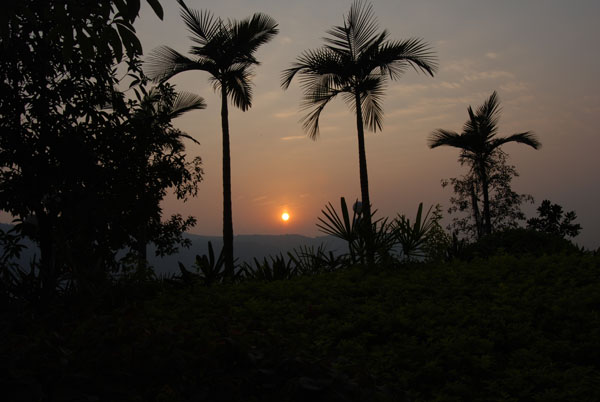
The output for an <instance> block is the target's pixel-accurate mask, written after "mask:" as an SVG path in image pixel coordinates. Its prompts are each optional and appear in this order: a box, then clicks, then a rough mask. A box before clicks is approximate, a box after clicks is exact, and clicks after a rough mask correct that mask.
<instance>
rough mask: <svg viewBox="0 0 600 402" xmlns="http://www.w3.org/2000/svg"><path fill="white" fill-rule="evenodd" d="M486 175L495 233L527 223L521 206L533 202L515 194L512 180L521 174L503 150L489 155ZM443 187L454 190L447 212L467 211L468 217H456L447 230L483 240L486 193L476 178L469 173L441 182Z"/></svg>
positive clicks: (527, 196)
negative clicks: (483, 203) (484, 198)
mask: <svg viewBox="0 0 600 402" xmlns="http://www.w3.org/2000/svg"><path fill="white" fill-rule="evenodd" d="M487 173H488V194H489V200H490V216H491V220H492V227H493V228H494V230H495V231H504V230H508V229H514V228H517V227H519V223H520V221H523V220H525V214H524V213H523V212H522V211H521V204H523V203H524V202H525V203H533V197H532V196H531V195H529V194H518V193H516V192H515V191H513V189H512V187H511V182H512V179H513V178H514V177H518V176H519V174H518V172H517V170H516V168H515V166H513V165H509V164H508V155H506V154H505V153H504V152H502V150H501V149H496V150H495V151H494V152H493V153H492V155H490V158H489V164H488V172H487ZM442 186H443V187H446V186H451V187H452V189H453V191H454V195H453V196H452V197H450V207H449V208H448V213H451V214H452V213H460V212H468V215H467V216H457V217H454V218H453V219H452V223H451V224H450V225H449V226H448V229H452V230H453V232H454V234H456V235H459V234H462V235H463V236H464V237H466V238H473V239H480V238H481V236H483V233H484V228H483V221H482V217H481V207H480V205H481V201H482V199H483V194H482V188H481V185H480V180H479V178H478V177H477V175H476V174H475V173H474V171H473V170H470V171H469V172H468V173H467V174H466V175H464V176H462V177H453V178H450V179H448V180H442Z"/></svg>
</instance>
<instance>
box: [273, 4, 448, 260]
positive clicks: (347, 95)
mask: <svg viewBox="0 0 600 402" xmlns="http://www.w3.org/2000/svg"><path fill="white" fill-rule="evenodd" d="M378 28H379V27H378V23H377V20H376V18H375V16H374V14H373V7H372V6H371V4H369V3H366V2H363V1H362V0H356V1H355V2H354V3H353V4H352V6H351V7H350V12H349V13H348V15H347V16H346V17H345V19H344V25H341V26H335V27H333V28H332V29H330V30H328V31H327V34H328V35H329V36H328V37H326V38H324V41H325V45H324V46H323V47H321V48H319V49H316V50H308V51H305V52H303V53H302V55H300V56H299V57H298V58H297V59H296V62H295V63H294V64H293V65H292V67H290V68H288V69H287V70H285V71H284V72H283V74H282V81H281V86H282V87H283V88H284V89H287V88H288V87H289V85H290V84H291V82H292V80H293V78H294V77H295V76H296V74H299V75H300V78H299V79H300V83H301V86H302V89H303V91H304V102H303V105H302V106H303V109H311V110H310V112H309V113H308V114H307V115H306V116H305V117H304V119H303V127H304V129H305V130H306V131H307V132H308V135H309V136H310V138H312V139H316V138H317V137H318V135H319V118H320V117H321V112H322V111H323V109H324V108H325V106H327V104H328V103H329V102H330V101H331V100H332V99H334V98H335V97H336V96H337V95H342V98H343V99H344V101H345V102H346V103H347V104H348V106H349V107H350V108H351V109H352V110H353V111H355V112H356V129H357V133H358V158H359V169H360V188H361V196H362V215H363V221H364V224H365V227H366V228H367V229H368V232H367V233H369V232H370V231H371V228H372V225H371V203H370V198H369V179H368V174H367V158H366V153H365V140H364V125H365V123H366V125H367V127H368V128H369V129H371V130H372V131H377V129H379V130H381V128H382V123H383V109H382V104H381V103H382V98H383V94H384V89H385V83H386V80H387V78H388V77H389V78H390V79H392V80H396V79H398V78H400V76H401V75H402V73H403V72H404V71H405V70H406V69H408V67H412V68H413V69H415V70H416V71H421V72H424V73H427V74H429V75H431V76H433V74H434V72H435V71H436V68H437V65H436V60H435V57H434V55H433V53H432V51H431V49H430V47H429V45H428V44H426V43H425V42H423V41H421V40H420V39H414V38H413V39H407V40H403V41H390V40H388V32H387V31H386V30H383V31H382V32H378ZM369 237H370V236H369ZM367 243H368V244H367V248H368V249H370V250H368V251H369V254H368V255H371V256H372V248H371V247H370V242H369V239H368V238H367Z"/></svg>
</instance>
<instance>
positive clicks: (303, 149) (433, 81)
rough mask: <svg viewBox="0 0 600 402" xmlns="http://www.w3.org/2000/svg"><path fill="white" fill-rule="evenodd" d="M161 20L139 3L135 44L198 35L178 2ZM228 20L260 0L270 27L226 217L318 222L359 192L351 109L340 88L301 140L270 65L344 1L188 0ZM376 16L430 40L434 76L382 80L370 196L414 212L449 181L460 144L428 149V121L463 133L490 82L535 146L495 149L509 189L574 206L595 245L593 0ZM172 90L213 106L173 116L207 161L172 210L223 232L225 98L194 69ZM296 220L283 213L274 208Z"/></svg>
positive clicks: (401, 8) (292, 92) (200, 229)
mask: <svg viewBox="0 0 600 402" xmlns="http://www.w3.org/2000/svg"><path fill="white" fill-rule="evenodd" d="M161 3H162V5H163V8H164V11H165V18H164V21H159V20H158V18H157V17H156V16H155V15H154V14H153V13H152V11H151V10H150V8H149V6H148V5H147V4H146V3H145V2H142V13H141V18H140V20H139V21H137V22H136V29H137V31H138V36H139V37H140V39H141V41H142V45H143V48H144V52H145V54H148V53H150V52H151V51H152V49H153V48H155V47H157V46H160V45H168V46H171V47H173V48H175V49H177V50H178V51H180V52H182V53H187V51H188V49H189V47H190V45H191V44H192V42H191V41H190V40H189V38H188V33H187V32H186V28H185V26H184V24H183V22H182V21H181V18H180V16H179V10H178V6H177V4H176V2H175V1H169V0H162V1H161ZM186 3H187V4H188V6H189V7H190V8H195V9H208V10H211V11H212V12H213V13H214V14H215V15H217V16H221V17H224V18H236V19H239V18H244V17H247V16H250V15H251V14H252V13H254V12H259V11H260V12H264V13H267V14H269V15H270V16H272V17H273V18H274V19H275V20H276V21H277V22H278V23H279V30H280V33H279V34H278V35H277V36H276V37H275V39H274V40H273V41H272V42H270V43H267V44H266V45H264V46H262V47H261V48H260V49H259V51H258V52H257V58H258V59H259V60H260V61H261V65H260V66H258V67H257V68H256V70H255V75H254V79H253V82H254V100H253V107H252V108H251V109H250V110H249V111H247V112H242V111H240V110H238V109H235V108H233V107H231V108H230V115H229V116H230V130H231V160H232V195H233V223H234V233H235V234H285V233H290V234H303V235H309V236H315V235H319V234H320V233H319V232H318V230H317V227H316V222H317V218H318V216H320V211H321V209H323V208H324V206H325V205H326V204H327V203H328V202H331V203H332V204H333V205H334V206H336V207H338V206H339V199H340V197H341V196H344V197H346V199H347V201H348V203H349V204H351V203H352V202H354V200H355V199H357V198H359V197H360V186H359V174H358V150H357V139H356V127H355V120H354V119H355V117H354V115H353V114H352V112H351V111H350V110H348V108H347V107H346V105H345V104H344V103H343V102H342V100H341V99H340V100H337V101H335V102H333V103H331V104H330V105H328V107H327V108H326V110H325V112H324V113H323V114H322V117H321V136H320V138H319V139H318V140H317V141H312V140H310V139H309V138H308V137H307V136H306V134H305V133H304V132H303V131H302V126H301V124H300V123H299V120H300V118H301V117H302V112H301V111H300V101H301V97H302V94H301V91H300V89H299V85H298V82H297V81H295V82H293V83H292V86H291V87H290V89H289V90H287V91H283V90H282V89H281V88H280V85H279V84H280V74H281V71H282V70H284V69H285V68H288V67H289V66H290V64H291V63H292V62H293V61H294V60H295V58H296V57H297V56H298V55H300V53H301V52H302V51H304V50H307V49H314V48H317V47H319V46H321V45H322V43H323V42H322V40H321V38H322V37H323V36H325V31H326V30H327V29H329V28H330V27H332V26H334V25H339V24H341V23H342V22H343V16H344V15H345V14H346V13H347V12H348V10H349V8H350V4H351V1H350V0H320V1H316V0H303V1H301V2H300V1H291V0H279V1H277V0H235V1H230V0H202V1H200V0H187V1H186ZM372 4H373V8H374V13H375V15H376V16H377V17H378V20H379V24H380V27H381V28H386V29H388V31H389V32H390V38H391V39H407V38H410V37H419V38H422V39H424V40H425V41H427V42H429V43H430V44H431V46H432V48H433V49H434V51H435V52H436V54H437V57H438V63H439V71H438V73H437V74H436V76H435V77H434V78H431V77H426V76H424V75H422V74H417V73H416V72H415V71H412V70H408V71H407V72H406V73H405V74H404V76H403V77H402V78H401V79H400V80H398V81H395V82H389V83H388V86H387V89H386V96H385V98H384V101H383V107H384V111H385V116H384V127H383V132H378V133H376V134H373V133H370V132H367V134H366V149H367V163H368V169H369V182H370V192H371V200H372V203H373V206H374V208H376V209H377V210H378V211H379V212H378V214H379V216H390V217H394V216H396V214H398V213H405V214H407V215H408V216H409V217H411V218H412V217H414V215H415V213H416V209H417V206H418V204H419V202H423V203H424V204H425V206H428V205H431V204H437V203H440V204H442V206H443V207H444V211H445V210H446V209H447V208H448V206H449V198H450V196H451V195H452V194H451V190H450V189H443V188H442V187H441V185H440V180H441V179H444V178H449V177H456V176H458V175H460V174H462V173H464V172H465V171H466V168H462V167H461V166H460V165H459V164H458V162H457V157H458V151H457V150H455V149H451V148H447V147H442V148H438V149H434V150H430V149H429V148H428V147H427V142H426V141H427V137H428V135H429V134H430V133H431V132H432V131H433V130H435V129H437V128H445V129H450V130H454V131H460V130H461V128H462V125H463V123H464V122H465V120H466V119H467V107H468V106H469V105H472V106H474V107H476V106H478V105H480V104H481V103H482V102H483V101H484V100H485V99H486V98H487V97H489V95H490V94H491V93H492V92H493V91H494V90H496V91H498V94H499V96H500V101H501V105H502V108H503V112H502V116H501V120H500V125H499V127H500V135H502V136H504V135H510V134H513V133H515V132H523V131H527V130H531V131H534V132H535V133H536V134H538V136H539V139H540V141H541V142H542V148H541V150H539V151H535V150H533V149H531V148H529V147H526V146H522V145H520V144H509V145H507V146H505V147H504V148H503V149H504V150H505V151H506V152H507V153H508V154H509V155H510V162H511V163H512V164H514V165H516V167H517V170H518V172H519V173H520V177H518V178H516V179H515V180H514V184H513V188H514V190H515V191H517V192H520V193H522V192H525V193H529V194H531V195H533V196H534V198H535V206H531V205H528V206H525V207H524V210H525V212H526V214H527V215H528V216H533V215H534V214H535V207H536V206H537V205H539V204H540V203H541V201H542V200H544V199H550V200H551V201H552V202H554V203H559V204H561V205H562V206H563V207H564V208H565V209H566V210H575V211H576V213H577V215H578V222H579V223H581V225H582V226H583V231H582V234H581V235H580V236H579V237H577V238H576V241H578V242H579V243H580V244H582V245H585V246H586V247H590V248H597V247H599V246H600V208H598V205H600V190H599V187H598V185H597V182H598V180H597V178H596V177H597V175H598V173H599V172H600V158H598V151H599V150H600V136H599V135H598V134H599V133H598V129H597V127H598V124H597V118H598V117H600V81H599V79H598V71H600V55H599V54H598V52H597V51H595V50H594V49H597V48H598V45H599V43H598V42H599V40H600V25H599V24H598V23H597V17H598V15H600V3H598V2H596V1H591V0H590V1H588V0H580V1H577V2H568V3H567V2H564V1H560V0H528V1H493V0H482V1H477V0H453V1H446V0H425V1H406V2H398V1H395V0H374V1H372ZM170 82H172V83H173V84H175V85H176V89H179V90H185V91H190V92H194V93H197V94H199V95H201V96H203V97H204V98H205V100H206V102H207V104H208V107H207V109H206V110H202V111H194V112H191V113H188V114H187V115H184V116H183V117H180V118H178V119H177V120H175V121H174V124H175V126H176V127H178V128H180V129H182V130H183V131H185V132H186V133H188V134H189V135H191V136H193V137H194V138H195V139H197V140H198V141H199V142H200V145H199V146H196V145H193V144H190V145H189V146H188V154H189V155H190V157H194V156H197V155H200V156H201V157H202V159H203V167H204V172H205V175H204V181H203V182H202V183H201V184H200V187H199V194H198V196H197V197H196V198H193V199H190V200H188V202H187V203H185V204H183V203H181V202H178V201H177V200H175V199H174V197H169V198H168V199H167V200H166V201H165V202H164V204H163V205H164V212H165V214H166V215H169V214H172V213H182V214H184V215H193V216H196V217H197V219H198V225H197V226H196V228H195V229H194V230H193V231H192V232H193V233H197V234H204V235H219V234H220V233H221V230H222V229H221V225H222V176H221V126H220V100H219V97H218V96H217V95H216V94H215V93H214V91H213V89H212V87H211V85H210V84H209V82H208V75H207V74H206V73H202V72H187V73H183V74H180V75H179V76H176V77H175V78H173V79H172V80H170ZM284 211H288V212H289V213H290V215H291V218H290V219H289V221H287V222H283V221H282V219H281V214H282V213H283V212H284Z"/></svg>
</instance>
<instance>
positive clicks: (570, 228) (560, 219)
mask: <svg viewBox="0 0 600 402" xmlns="http://www.w3.org/2000/svg"><path fill="white" fill-rule="evenodd" d="M537 211H538V217H537V218H531V219H529V220H528V221H527V228H528V229H533V230H537V231H538V232H545V233H551V234H555V235H558V236H560V237H575V236H577V235H578V234H579V232H580V231H581V225H580V224H579V223H574V221H575V219H577V215H576V214H575V211H569V212H567V213H566V214H564V212H563V208H562V207H561V206H560V205H558V204H552V203H551V202H550V201H549V200H544V201H542V203H541V204H540V206H539V207H538V209H537Z"/></svg>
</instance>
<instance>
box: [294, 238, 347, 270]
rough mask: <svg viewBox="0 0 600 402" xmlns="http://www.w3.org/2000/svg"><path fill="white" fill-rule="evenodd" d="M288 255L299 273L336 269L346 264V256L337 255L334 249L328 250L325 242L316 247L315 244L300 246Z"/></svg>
mask: <svg viewBox="0 0 600 402" xmlns="http://www.w3.org/2000/svg"><path fill="white" fill-rule="evenodd" d="M288 257H289V258H290V261H292V263H293V264H294V265H295V267H296V271H297V272H298V274H299V275H317V274H320V273H322V272H331V271H335V270H337V269H339V268H341V267H342V266H344V262H345V256H343V255H337V256H336V255H335V254H334V253H333V252H332V251H329V252H327V251H326V250H325V246H324V245H323V244H320V245H319V247H317V248H316V249H315V248H314V247H313V246H310V247H309V246H300V247H298V248H295V249H293V250H292V251H290V252H288Z"/></svg>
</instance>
